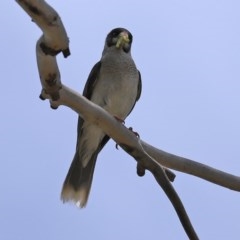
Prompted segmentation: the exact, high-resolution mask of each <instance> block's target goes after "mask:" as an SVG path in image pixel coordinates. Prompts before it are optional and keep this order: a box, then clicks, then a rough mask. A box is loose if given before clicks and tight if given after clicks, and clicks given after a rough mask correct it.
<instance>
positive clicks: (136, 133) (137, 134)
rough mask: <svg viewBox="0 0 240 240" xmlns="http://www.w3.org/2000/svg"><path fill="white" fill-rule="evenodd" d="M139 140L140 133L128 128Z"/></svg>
mask: <svg viewBox="0 0 240 240" xmlns="http://www.w3.org/2000/svg"><path fill="white" fill-rule="evenodd" d="M128 129H129V130H130V131H131V132H132V133H133V134H134V135H135V136H136V137H137V138H140V135H139V133H138V132H135V131H133V128H132V127H130V128H128Z"/></svg>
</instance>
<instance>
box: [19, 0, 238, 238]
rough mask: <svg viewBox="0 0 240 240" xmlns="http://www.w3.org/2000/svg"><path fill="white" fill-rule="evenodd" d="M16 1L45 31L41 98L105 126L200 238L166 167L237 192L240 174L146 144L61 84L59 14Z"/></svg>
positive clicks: (63, 46)
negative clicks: (58, 62) (158, 186)
mask: <svg viewBox="0 0 240 240" xmlns="http://www.w3.org/2000/svg"><path fill="white" fill-rule="evenodd" d="M16 1H17V3H18V4H19V5H20V6H21V7H22V8H23V9H24V10H25V11H26V12H27V13H28V14H29V15H30V16H31V17H32V19H33V21H34V22H35V23H36V24H37V25H38V26H39V27H40V28H41V29H42V31H43V33H44V34H43V35H42V36H41V37H40V39H39V40H38V42H37V46H36V54H37V64H38V69H39V75H40V79H41V83H42V87H43V90H42V93H41V95H40V98H41V99H50V104H51V107H52V108H57V107H58V106H59V105H65V106H67V107H69V108H71V109H73V110H74V111H76V112H77V113H78V114H80V115H81V117H82V118H83V119H84V120H85V121H89V122H91V123H92V124H95V125H97V126H99V127H100V128H102V129H103V130H104V131H105V133H106V134H107V135H109V136H110V137H111V138H113V139H114V140H115V141H116V142H117V143H118V144H119V145H120V146H121V147H122V148H123V149H124V150H125V151H127V152H128V153H129V154H130V155H131V156H133V157H134V158H135V159H136V161H137V162H138V165H137V166H138V174H139V175H143V174H144V170H145V169H147V170H149V171H150V172H151V173H152V174H153V175H154V177H155V179H156V181H157V182H158V184H159V185H160V186H161V187H162V188H163V190H164V192H165V193H166V195H167V196H168V198H169V200H170V201H171V202H172V204H173V206H174V208H175V210H176V212H177V214H178V217H179V219H180V221H181V223H182V225H183V227H184V229H185V231H186V233H187V235H188V237H189V238H190V239H198V237H197V234H196V233H195V231H194V229H193V227H192V224H191V222H190V220H189V218H188V215H187V213H186V211H185V209H184V206H183V204H182V202H181V200H180V198H179V197H178V195H177V193H176V192H175V190H174V188H173V187H172V185H171V183H170V182H169V181H168V178H167V176H166V174H165V169H164V167H168V168H171V169H174V170H177V171H181V172H184V173H188V174H191V175H194V176H197V177H200V178H202V179H205V180H207V181H210V182H213V183H215V184H218V185H220V186H223V187H226V188H230V189H232V190H236V191H240V177H237V176H234V175H231V174H228V173H225V172H222V171H220V170H217V169H214V168H211V167H209V166H207V165H204V164H201V163H198V162H195V161H192V160H189V159H186V158H182V157H179V156H176V155H173V154H170V153H167V152H164V151H162V150H159V149H157V148H155V147H153V146H151V145H149V144H148V143H145V142H144V141H142V140H140V139H138V138H137V137H136V136H135V135H134V134H133V133H132V132H131V131H129V130H128V129H127V128H126V127H125V126H123V125H122V124H120V123H119V122H118V121H116V119H115V118H114V117H112V116H111V115H109V114H108V113H107V112H106V111H105V110H103V109H102V108H101V107H99V106H97V105H95V104H94V103H92V102H90V101H89V100H87V99H86V98H85V97H83V96H81V95H80V94H78V93H76V92H74V91H73V90H71V89H70V88H68V87H67V86H64V85H62V83H61V79H60V72H59V69H58V65H57V61H56V55H57V54H58V53H59V52H63V55H64V57H67V56H68V55H70V50H69V46H68V45H69V41H68V37H67V34H66V31H65V29H64V26H63V24H62V21H61V19H60V17H59V15H58V14H57V12H56V11H55V10H54V9H53V8H52V7H50V6H49V5H48V4H47V3H46V2H45V1H43V0H42V1H41V0H16ZM162 166H164V167H162Z"/></svg>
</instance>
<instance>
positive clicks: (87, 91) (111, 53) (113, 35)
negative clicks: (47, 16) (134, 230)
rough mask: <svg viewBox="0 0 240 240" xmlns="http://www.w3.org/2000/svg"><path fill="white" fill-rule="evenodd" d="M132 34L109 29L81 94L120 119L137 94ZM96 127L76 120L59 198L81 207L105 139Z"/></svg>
mask: <svg viewBox="0 0 240 240" xmlns="http://www.w3.org/2000/svg"><path fill="white" fill-rule="evenodd" d="M132 40H133V37H132V34H131V33H130V32H129V31H128V30H127V29H124V28H116V29H113V30H112V31H111V32H110V33H109V34H108V35H107V37H106V41H105V46H104V49H103V53H102V58H101V60H100V61H99V62H98V63H96V64H95V65H94V67H93V68H92V70H91V72H90V74H89V77H88V80H87V82H86V85H85V88H84V91H83V96H85V97H86V98H88V99H89V100H91V101H92V102H94V103H96V104H97V105H99V106H101V107H102V108H104V109H105V110H106V111H108V112H109V113H110V114H111V115H113V116H114V117H116V119H118V120H122V121H123V120H124V119H125V118H126V117H127V116H128V115H129V113H130V112H131V111H132V109H133V107H134V105H135V103H136V101H137V100H138V99H139V98H140V95H141V88H142V83H141V75H140V72H139V71H138V69H137V68H136V65H135V63H134V61H133V59H132V56H131V45H132ZM108 140H109V136H107V135H106V134H105V133H104V132H103V130H102V129H100V128H99V127H97V126H95V125H93V124H91V123H89V122H86V121H84V120H83V119H82V118H81V117H80V116H79V119H78V136H77V146H76V153H75V156H74V158H73V161H72V164H71V166H70V169H69V171H68V174H67V177H66V179H65V181H64V184H63V188H62V194H61V198H62V200H63V202H66V201H73V202H75V203H76V205H77V206H78V207H85V206H86V204H87V200H88V195H89V192H90V188H91V184H92V179H93V172H94V167H95V164H96V160H97V156H98V154H99V152H100V151H101V150H102V148H103V147H104V146H105V144H106V143H107V142H108Z"/></svg>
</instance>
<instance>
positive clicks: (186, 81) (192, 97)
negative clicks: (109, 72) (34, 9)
mask: <svg viewBox="0 0 240 240" xmlns="http://www.w3.org/2000/svg"><path fill="white" fill-rule="evenodd" d="M48 2H49V3H50V4H51V5H52V6H54V8H55V9H56V10H57V11H58V12H59V14H60V15H61V17H62V20H63V22H64V25H65V27H66V29H67V32H68V36H69V38H70V48H71V53H72V55H71V56H70V57H69V58H67V59H63V57H62V56H60V55H59V56H58V63H59V67H60V70H61V75H62V81H63V82H64V83H65V84H66V85H68V86H69V87H71V88H73V89H75V90H77V91H79V92H82V90H83V87H84V84H85V81H86V79H87V76H88V74H89V72H90V70H91V68H92V66H93V65H94V64H95V63H96V62H97V61H98V60H99V59H100V57H101V53H102V49H103V45H104V40H105V37H106V35H107V33H108V32H109V31H110V30H111V29H113V28H115V27H119V26H121V27H125V28H127V29H129V30H130V31H131V32H132V34H133V36H134V41H133V46H132V55H133V58H134V60H135V62H136V64H137V66H138V69H139V70H140V71H141V73H142V80H143V91H142V96H141V99H140V101H139V102H138V104H137V105H136V107H135V109H134V111H133V112H132V114H131V116H129V118H128V119H127V121H126V125H127V126H132V127H133V128H134V129H135V130H136V131H138V133H139V134H140V136H141V138H142V139H143V140H145V141H147V142H149V143H150V144H152V145H153V146H156V147H159V148H160V149H162V150H165V151H167V152H170V153H173V154H176V155H180V156H184V157H187V158H190V159H193V160H195V161H199V162H201V163H204V164H207V165H210V166H212V167H215V168H218V169H220V170H224V171H227V172H229V173H232V174H236V175H239V174H240V163H239V162H240V125H239V123H240V107H239V106H240V27H239V26H240V14H239V11H240V2H239V0H228V1H223V0H201V1H191V0H181V1H179V0H171V1H161V0H148V1H136V0H135V1H126V0H122V1H117V2H115V1H110V0H106V1H92V0H85V1H77V0H75V1H74V0H69V1H57V0H51V1H48ZM0 8H1V14H0V26H1V38H0V43H1V60H0V61H1V64H0V68H1V94H0V103H1V113H0V116H1V118H0V123H1V124H0V192H1V198H0V239H3V240H32V239H35V240H42V239H51V240H55V239H56V240H68V239H84V240H92V239H102V240H113V239H114V240H122V239H138V240H145V239H170V240H179V239H180V240H181V239H183V240H184V239H187V237H186V234H185V232H184V230H183V228H182V226H181V224H180V222H179V220H178V218H177V216H176V214H175V211H174V209H173V207H172V205H171V204H170V202H169V201H168V199H167V197H166V196H165V194H164V193H163V191H162V190H161V189H160V188H159V186H158V185H157V183H156V182H155V180H154V178H153V177H152V175H151V174H150V173H147V174H146V176H145V177H143V178H139V177H138V176H137V175H136V171H135V169H136V163H135V161H134V160H133V159H132V158H131V157H130V156H128V155H127V154H126V153H125V152H124V151H123V150H119V151H117V150H116V149H115V144H114V142H113V141H111V142H109V143H108V145H107V146H106V147H105V149H104V150H103V151H102V152H101V154H100V155H99V157H98V162H97V166H96V169H95V175H94V180H93V185H92V190H91V194H90V198H89V202H88V205H87V208H85V209H83V210H79V209H77V208H76V207H75V206H74V205H72V204H63V203H62V202H61V201H60V191H61V187H62V183H63V180H64V179H65V176H66V174H67V171H68V168H69V166H70V163H71V161H72V158H73V155H74V151H75V144H76V127H77V115H76V113H75V112H73V111H71V110H70V109H68V108H66V107H60V108H59V109H58V110H57V111H53V110H52V109H50V108H49V103H48V102H47V101H45V102H42V101H40V100H39V98H38V96H39V93H40V90H41V85H40V81H39V78H38V71H37V66H36V56H35V44H36V41H37V39H38V38H39V37H40V35H41V31H40V30H39V29H38V27H37V26H36V25H35V24H34V23H32V22H31V21H30V18H29V16H28V15H26V14H25V12H24V11H23V10H22V9H21V8H20V7H19V6H18V4H17V3H15V1H1V2H0ZM176 174H177V178H176V180H175V182H174V187H175V189H176V190H177V192H178V193H179V195H180V197H181V199H182V201H183V203H184V205H185V207H186V210H187V212H188V213H189V216H190V218H191V221H192V223H193V225H194V227H195V229H196V231H197V233H198V235H199V237H200V239H218V240H224V239H231V240H233V239H240V222H239V219H240V193H238V192H234V191H231V190H228V189H224V188H222V187H219V186H217V185H214V184H212V183H209V182H206V181H204V180H202V179H198V178H196V177H193V176H189V175H186V174H183V173H179V172H176Z"/></svg>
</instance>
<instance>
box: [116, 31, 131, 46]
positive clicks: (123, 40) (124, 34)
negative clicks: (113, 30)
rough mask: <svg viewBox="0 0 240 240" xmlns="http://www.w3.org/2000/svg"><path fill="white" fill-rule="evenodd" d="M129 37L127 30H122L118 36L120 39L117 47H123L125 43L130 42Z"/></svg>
mask: <svg viewBox="0 0 240 240" xmlns="http://www.w3.org/2000/svg"><path fill="white" fill-rule="evenodd" d="M129 42H130V40H129V37H128V33H127V32H121V33H120V34H119V36H118V40H117V43H116V48H120V47H122V46H123V45H124V44H125V43H129Z"/></svg>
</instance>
